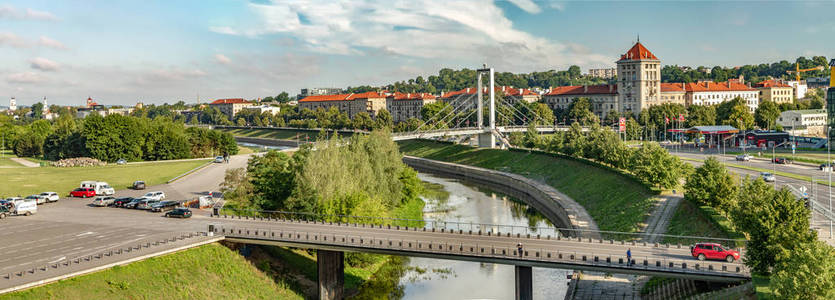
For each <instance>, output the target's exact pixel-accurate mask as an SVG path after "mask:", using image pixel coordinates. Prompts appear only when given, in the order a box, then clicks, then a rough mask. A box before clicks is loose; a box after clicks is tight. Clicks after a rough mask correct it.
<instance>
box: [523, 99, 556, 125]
mask: <svg viewBox="0 0 835 300" xmlns="http://www.w3.org/2000/svg"><path fill="white" fill-rule="evenodd" d="M529 106H530V107H531V113H532V114H533V116H534V117H533V118H531V120H532V121H534V123H536V124H537V125H554V112H553V111H552V110H551V108H549V107H548V105H547V104H545V103H538V102H537V103H531V104H529Z"/></svg>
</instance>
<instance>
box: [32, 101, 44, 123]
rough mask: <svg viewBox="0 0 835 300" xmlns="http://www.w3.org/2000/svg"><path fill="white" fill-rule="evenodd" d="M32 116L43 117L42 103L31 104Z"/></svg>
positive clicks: (35, 117)
mask: <svg viewBox="0 0 835 300" xmlns="http://www.w3.org/2000/svg"><path fill="white" fill-rule="evenodd" d="M32 118H34V119H40V118H43V103H41V102H38V103H35V104H32Z"/></svg>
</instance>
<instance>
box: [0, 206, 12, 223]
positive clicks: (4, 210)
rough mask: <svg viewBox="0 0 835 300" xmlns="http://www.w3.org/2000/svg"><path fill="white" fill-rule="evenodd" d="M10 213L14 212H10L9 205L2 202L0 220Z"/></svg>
mask: <svg viewBox="0 0 835 300" xmlns="http://www.w3.org/2000/svg"><path fill="white" fill-rule="evenodd" d="M10 214H12V213H11V212H9V206H6V205H2V204H0V220H2V219H5V218H6V217H7V216H8V215H10Z"/></svg>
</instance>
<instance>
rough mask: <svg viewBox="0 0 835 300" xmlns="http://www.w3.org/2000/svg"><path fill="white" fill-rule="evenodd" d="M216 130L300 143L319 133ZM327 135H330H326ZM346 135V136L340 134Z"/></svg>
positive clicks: (236, 134)
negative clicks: (298, 141)
mask: <svg viewBox="0 0 835 300" xmlns="http://www.w3.org/2000/svg"><path fill="white" fill-rule="evenodd" d="M217 130H220V131H224V132H228V133H231V134H232V135H234V136H245V137H256V138H266V139H278V140H296V139H297V138H298V139H299V140H300V141H305V137H307V140H308V141H315V140H316V139H318V138H319V131H313V130H293V129H223V128H218V129H217ZM328 134H329V135H330V134H332V133H328ZM341 135H346V134H341Z"/></svg>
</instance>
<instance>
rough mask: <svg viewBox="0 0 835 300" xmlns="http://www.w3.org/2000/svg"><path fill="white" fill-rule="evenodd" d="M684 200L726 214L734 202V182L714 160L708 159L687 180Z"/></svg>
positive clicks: (725, 170)
mask: <svg viewBox="0 0 835 300" xmlns="http://www.w3.org/2000/svg"><path fill="white" fill-rule="evenodd" d="M684 199H687V200H690V201H693V202H694V203H697V204H700V205H707V206H710V207H714V208H717V209H718V210H719V211H722V212H725V213H728V212H730V210H731V208H733V207H734V202H735V200H736V182H735V180H734V177H733V176H731V174H730V173H729V172H728V170H727V169H725V167H723V166H722V165H721V164H720V163H719V161H718V160H716V158H714V157H710V158H708V159H706V160H705V163H704V164H703V165H702V166H701V167H698V168H696V171H695V172H693V174H691V175H690V176H689V177H688V178H687V183H685V185H684Z"/></svg>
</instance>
